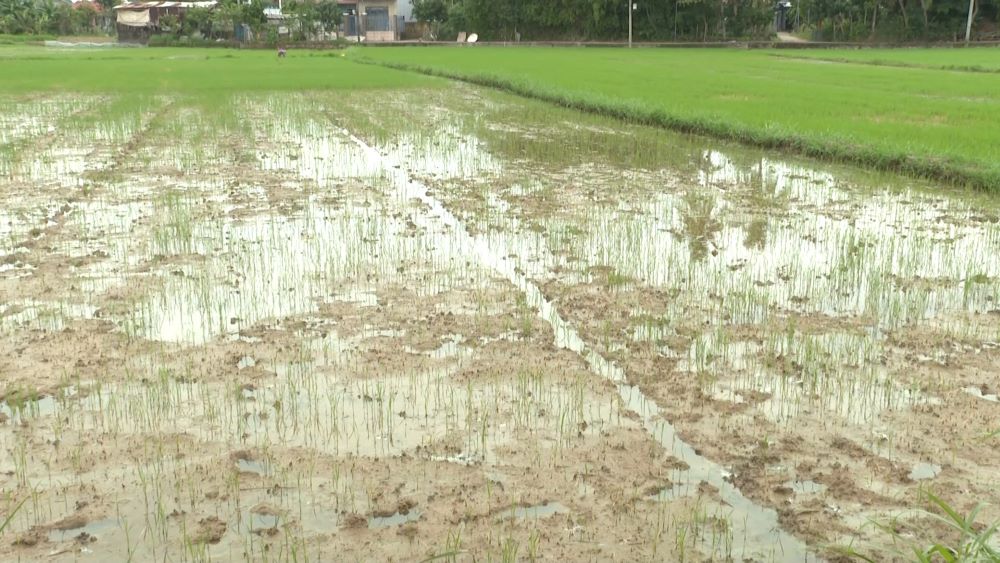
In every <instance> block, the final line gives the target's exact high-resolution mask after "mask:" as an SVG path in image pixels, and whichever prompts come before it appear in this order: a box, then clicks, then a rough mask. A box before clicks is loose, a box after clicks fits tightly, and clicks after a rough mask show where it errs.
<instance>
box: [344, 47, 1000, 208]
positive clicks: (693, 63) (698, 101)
mask: <svg viewBox="0 0 1000 563" xmlns="http://www.w3.org/2000/svg"><path fill="white" fill-rule="evenodd" d="M998 52H1000V51H994V50H985V49H976V50H948V51H931V50H922V51H917V50H908V51H905V52H904V51H900V52H899V53H900V55H899V56H905V57H910V58H911V59H912V60H916V59H919V58H920V57H921V56H926V57H927V58H928V60H929V61H932V62H933V64H935V65H943V64H949V65H951V66H961V65H973V64H983V63H984V59H986V58H990V56H991V55H993V54H994V53H998ZM799 53H800V52H798V51H796V52H795V54H799ZM855 53H857V52H855V51H834V50H829V51H822V52H817V53H815V55H816V56H823V57H838V56H842V55H843V56H851V55H853V54H855ZM773 54H774V53H773V52H765V51H736V50H720V49H712V50H707V49H706V50H694V49H677V50H667V49H634V50H623V49H593V48H586V49H552V48H520V49H509V48H500V47H479V48H473V49H458V48H424V49H370V48H369V49H363V50H354V51H352V52H351V53H350V54H349V55H348V56H349V57H350V58H353V59H356V60H364V61H367V62H376V63H380V64H387V65H393V66H397V67H402V68H409V69H414V70H421V71H424V72H429V73H434V74H441V75H445V76H451V77H455V78H463V79H466V80H469V81H472V82H477V83H481V84H489V85H493V86H498V87H501V88H505V89H508V90H510V91H514V92H517V93H520V94H524V95H529V96H534V97H538V98H541V99H546V100H549V101H553V102H557V103H561V104H564V105H568V106H572V107H579V108H582V109H587V110H591V111H596V112H599V113H605V114H609V115H615V116H619V117H624V118H628V119H635V120H637V121H641V122H645V123H653V124H659V125H664V126H667V127H671V128H674V129H679V130H682V131H691V132H697V133H705V134H708V135H712V136H716V137H720V138H726V139H733V140H737V141H741V142H746V143H750V144H754V145H758V146H764V147H774V148H781V149H787V150H791V151H794V152H798V153H802V154H806V155H809V156H814V157H819V158H826V159H829V160H837V161H844V162H852V163H856V164H860V165H863V166H866V167H873V168H880V169H888V170H897V171H901V172H905V173H909V174H912V175H917V176H924V177H929V178H934V179H939V180H943V181H949V182H954V183H958V184H967V185H972V186H976V187H978V188H981V189H987V190H990V191H994V190H997V189H1000V75H997V74H992V73H982V72H956V71H946V70H941V69H932V68H908V67H891V66H875V65H858V64H847V63H838V62H829V61H816V60H804V59H793V58H785V57H776V56H773ZM872 56H873V57H878V56H881V55H880V54H879V53H877V52H872Z"/></svg>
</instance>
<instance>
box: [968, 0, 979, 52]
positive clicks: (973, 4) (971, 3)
mask: <svg viewBox="0 0 1000 563" xmlns="http://www.w3.org/2000/svg"><path fill="white" fill-rule="evenodd" d="M975 7H976V0H969V19H968V21H966V22H965V44H966V45H968V44H969V39H970V38H971V37H972V11H973V10H974V9H975Z"/></svg>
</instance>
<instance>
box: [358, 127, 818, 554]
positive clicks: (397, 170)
mask: <svg viewBox="0 0 1000 563" xmlns="http://www.w3.org/2000/svg"><path fill="white" fill-rule="evenodd" d="M351 139H352V140H353V141H354V142H355V143H357V144H358V146H360V147H362V148H363V149H364V150H365V151H366V153H367V154H368V155H369V156H370V158H371V159H372V160H375V161H378V160H381V161H382V162H383V163H384V164H383V173H384V174H385V175H386V176H387V177H388V178H389V179H390V181H391V182H393V184H394V185H395V186H396V187H397V189H399V190H400V192H401V196H402V198H404V199H407V200H409V199H413V198H415V199H419V200H420V201H422V202H423V203H425V204H426V205H427V207H428V208H429V215H428V217H430V218H432V219H433V220H440V221H443V222H444V223H445V224H447V225H449V226H450V227H452V228H453V229H454V231H455V232H456V233H458V235H459V236H460V237H461V239H462V240H461V242H463V243H464V244H463V246H465V250H464V251H465V252H466V253H469V254H472V255H475V256H476V257H477V258H478V260H479V261H480V262H481V263H483V264H484V265H486V266H487V267H489V268H492V269H494V270H495V271H497V272H498V273H500V274H502V275H503V276H505V277H506V278H507V279H509V280H510V281H511V282H512V283H513V284H514V285H515V286H517V287H518V288H519V289H520V290H521V291H523V292H524V294H525V297H526V299H527V302H528V303H529V304H530V305H531V306H532V307H535V309H536V310H537V311H538V315H539V316H540V317H542V318H543V319H545V320H546V321H548V323H549V324H550V325H551V326H552V331H553V333H554V335H555V342H556V345H557V346H560V347H562V348H567V349H569V350H572V351H573V352H576V353H577V354H579V355H580V356H581V357H582V358H583V359H584V360H585V361H586V362H587V364H588V365H589V366H590V367H591V369H592V370H593V371H594V373H595V374H597V375H599V376H601V377H604V378H607V379H609V380H610V381H612V382H613V383H615V384H617V385H618V391H619V394H620V396H621V398H622V400H623V401H624V403H625V405H626V406H627V407H628V408H629V409H630V410H631V411H632V412H634V413H636V414H637V415H639V416H640V417H642V419H643V420H644V422H645V426H646V429H647V430H648V431H649V432H650V434H651V435H653V437H655V438H656V439H657V440H658V441H659V442H660V443H661V444H662V445H663V447H664V448H666V449H667V451H670V452H671V453H672V454H673V455H674V456H675V457H677V458H678V459H680V460H682V461H683V462H685V463H687V464H688V465H689V466H690V470H689V471H688V472H685V473H684V475H683V478H684V481H683V482H682V483H680V484H678V485H677V486H678V487H691V486H697V484H698V483H701V482H706V483H709V484H710V485H712V486H713V487H715V488H716V489H718V491H719V493H720V496H721V498H722V500H723V502H725V503H726V505H728V507H731V510H732V512H731V515H730V518H731V521H732V522H733V525H734V527H735V530H734V533H733V553H735V554H737V555H739V556H741V557H754V556H762V555H765V556H766V555H770V556H774V555H775V554H780V556H781V557H786V558H788V559H789V560H811V559H812V555H811V554H809V552H808V551H807V549H806V546H805V545H804V544H803V543H802V542H801V541H799V540H798V539H796V538H795V537H794V536H792V535H790V534H787V533H785V532H783V531H782V530H781V528H780V526H779V525H778V523H777V515H776V514H775V512H774V511H773V510H770V509H765V508H763V507H761V506H758V505H757V504H755V503H754V502H752V501H750V500H749V499H747V498H746V497H744V496H743V495H742V494H741V493H740V491H739V489H737V488H736V487H734V486H732V484H730V483H729V482H727V481H725V479H724V470H723V469H722V468H721V467H720V466H718V465H717V464H715V463H713V462H711V461H710V460H708V459H705V458H704V457H702V456H700V455H698V454H697V453H696V452H695V449H694V448H693V447H692V446H690V445H689V444H687V443H685V442H684V441H683V440H681V439H680V438H679V437H678V436H677V433H676V431H675V430H674V427H673V426H672V425H671V424H670V423H669V422H668V421H666V420H665V419H663V418H662V417H661V416H660V409H659V407H658V406H657V404H656V403H655V402H654V401H652V400H650V399H649V398H648V397H646V396H645V395H644V394H643V393H642V391H640V390H639V389H638V388H637V387H634V386H631V385H628V384H626V383H625V381H626V377H625V373H624V371H622V369H621V368H620V367H618V366H617V365H615V364H614V363H612V362H609V361H608V360H607V359H606V358H604V357H603V356H601V355H600V354H599V353H597V352H595V351H594V350H592V349H590V348H589V347H588V346H587V344H586V343H585V342H584V341H583V339H582V338H580V335H579V334H578V333H577V331H576V330H575V329H574V328H573V326H572V325H570V324H569V323H567V322H566V321H565V320H564V319H563V318H562V316H561V315H560V314H559V311H558V309H557V308H556V306H555V305H554V304H553V303H552V302H551V301H549V300H547V299H546V298H545V296H544V294H543V293H542V291H541V290H540V289H539V288H538V286H537V285H536V284H534V283H533V282H532V281H530V279H529V278H528V277H527V276H525V275H524V274H522V273H521V272H520V270H519V269H518V267H517V266H518V264H519V263H520V261H521V260H523V259H522V258H521V256H519V255H518V254H517V253H516V252H515V251H513V250H512V249H510V248H508V247H507V246H506V245H505V244H504V242H505V241H503V240H497V239H492V240H491V239H489V238H484V237H473V236H471V235H469V234H468V231H467V230H466V228H465V226H464V224H463V223H462V222H461V221H460V220H459V219H457V218H456V217H455V215H454V214H452V213H451V212H450V211H449V210H448V209H447V208H446V207H445V206H444V205H443V204H442V203H441V202H440V201H439V200H437V199H436V198H434V197H433V196H432V195H430V193H429V190H428V188H427V186H426V185H424V184H423V183H421V182H419V181H416V180H414V179H413V177H412V176H410V175H409V174H408V173H407V172H405V171H402V170H401V164H402V163H401V162H400V161H398V160H396V157H395V155H391V154H390V155H383V154H381V153H380V152H379V151H377V150H376V149H374V148H373V147H371V146H369V145H367V144H366V143H365V142H364V141H362V140H361V139H360V138H358V137H357V136H353V135H352V136H351ZM519 259H520V260H519ZM741 523H743V524H742V525H743V526H745V528H742V527H741Z"/></svg>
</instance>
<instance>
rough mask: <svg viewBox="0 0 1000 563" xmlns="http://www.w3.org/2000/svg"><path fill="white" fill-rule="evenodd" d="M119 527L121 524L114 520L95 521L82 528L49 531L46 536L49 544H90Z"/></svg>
mask: <svg viewBox="0 0 1000 563" xmlns="http://www.w3.org/2000/svg"><path fill="white" fill-rule="evenodd" d="M120 527H121V522H119V521H118V520H117V519H115V518H105V519H103V520H97V521H94V522H88V523H87V524H85V525H83V526H79V527H76V528H68V529H65V530H50V531H49V534H48V540H49V541H50V542H55V543H60V542H67V541H78V542H81V543H91V542H93V541H99V540H100V539H101V535H102V534H104V533H106V532H108V531H111V530H117V529H119V528H120Z"/></svg>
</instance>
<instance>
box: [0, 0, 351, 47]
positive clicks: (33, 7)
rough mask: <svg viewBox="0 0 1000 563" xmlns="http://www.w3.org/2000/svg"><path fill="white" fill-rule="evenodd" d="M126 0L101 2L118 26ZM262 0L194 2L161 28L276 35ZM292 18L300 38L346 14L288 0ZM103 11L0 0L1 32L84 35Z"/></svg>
mask: <svg viewBox="0 0 1000 563" xmlns="http://www.w3.org/2000/svg"><path fill="white" fill-rule="evenodd" d="M120 2H121V0H100V1H99V2H98V3H97V5H98V6H100V8H101V9H103V11H104V14H105V17H106V18H108V21H110V23H111V26H112V28H113V25H114V12H113V11H112V8H113V7H114V5H115V4H117V3H120ZM265 6H266V4H265V3H264V2H263V1H262V0H249V1H246V0H220V2H219V4H218V6H216V7H215V8H191V9H189V10H187V11H186V12H185V13H184V15H183V16H182V17H181V16H176V15H165V16H163V17H161V18H160V21H159V26H160V30H161V31H163V32H164V33H167V34H169V35H175V36H178V37H180V36H182V35H187V36H201V37H204V38H208V39H215V38H228V37H231V36H232V35H233V30H234V29H235V28H236V26H238V25H247V26H249V27H250V28H251V29H252V30H253V31H254V32H255V33H260V34H263V35H261V36H262V37H268V36H272V35H273V36H276V35H277V31H276V30H275V29H273V28H267V26H266V24H267V17H266V16H265V15H264V8H265ZM283 11H284V14H285V16H286V20H285V22H286V24H287V26H288V27H289V29H290V30H291V33H292V36H293V37H292V38H293V39H295V40H308V39H311V38H312V37H314V36H315V35H316V34H317V33H320V32H324V31H333V30H335V29H336V28H337V27H338V26H339V25H340V22H341V20H342V18H343V16H342V14H341V10H340V6H338V5H337V2H336V0H288V1H286V2H284V10H283ZM99 21H100V20H99V18H98V16H97V12H96V11H95V10H94V9H93V8H91V7H90V6H89V5H85V4H77V5H73V4H70V3H69V2H65V1H62V0H0V34H9V35H20V34H32V35H80V34H87V33H93V32H95V31H98V30H97V29H96V27H97V26H98V22H99Z"/></svg>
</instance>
